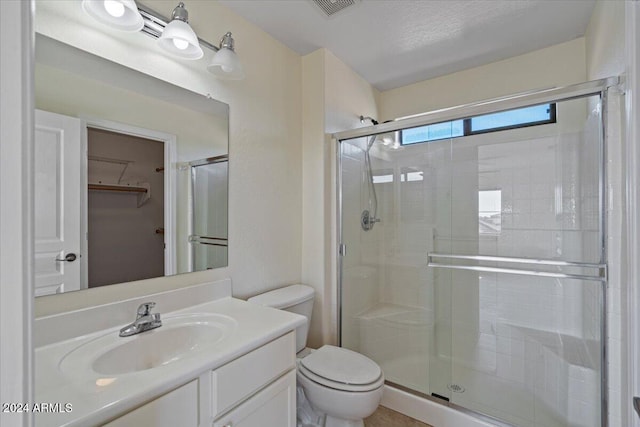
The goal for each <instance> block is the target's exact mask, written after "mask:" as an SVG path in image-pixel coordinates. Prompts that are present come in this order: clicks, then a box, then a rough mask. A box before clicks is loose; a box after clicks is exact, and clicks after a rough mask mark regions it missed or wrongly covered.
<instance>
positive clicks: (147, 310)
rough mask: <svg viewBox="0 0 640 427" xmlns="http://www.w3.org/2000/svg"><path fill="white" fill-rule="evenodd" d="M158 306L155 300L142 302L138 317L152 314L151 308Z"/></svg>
mask: <svg viewBox="0 0 640 427" xmlns="http://www.w3.org/2000/svg"><path fill="white" fill-rule="evenodd" d="M155 306H156V303H155V302H153V301H150V302H145V303H142V304H140V306H139V307H138V313H137V315H138V317H137V319H139V318H141V317H144V316H148V315H150V314H151V310H152V309H153V307H155Z"/></svg>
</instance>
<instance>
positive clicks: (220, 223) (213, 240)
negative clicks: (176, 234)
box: [189, 157, 229, 271]
mask: <svg viewBox="0 0 640 427" xmlns="http://www.w3.org/2000/svg"><path fill="white" fill-rule="evenodd" d="M228 169H229V163H228V160H227V159H226V157H224V158H213V159H206V160H203V161H198V162H196V164H193V165H192V166H191V185H192V194H193V198H192V206H193V211H192V223H191V227H192V233H191V235H190V237H189V240H190V242H191V246H192V250H191V254H192V258H191V259H192V264H193V271H201V270H207V269H212V268H218V267H224V266H226V265H228V259H227V257H228V252H227V242H228V239H227V236H228V229H227V224H228V218H227V212H228V209H227V200H228V194H227V193H228V183H227V176H228V175H227V174H228Z"/></svg>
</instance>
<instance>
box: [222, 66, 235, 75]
mask: <svg viewBox="0 0 640 427" xmlns="http://www.w3.org/2000/svg"><path fill="white" fill-rule="evenodd" d="M220 68H222V71H224V72H225V73H230V72H231V70H233V68H231V67H229V66H228V65H222V66H220Z"/></svg>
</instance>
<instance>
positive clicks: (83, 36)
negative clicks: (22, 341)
mask: <svg viewBox="0 0 640 427" xmlns="http://www.w3.org/2000/svg"><path fill="white" fill-rule="evenodd" d="M143 3H144V4H146V5H148V6H149V7H151V8H153V9H154V10H157V11H159V12H161V13H164V14H165V15H169V14H170V13H171V10H172V9H173V8H174V7H175V2H173V1H148V0H147V1H143ZM188 9H189V13H190V18H191V19H190V20H191V24H192V26H193V27H194V29H195V31H196V32H197V33H198V35H199V36H200V37H202V38H204V39H205V40H209V41H210V42H212V43H217V41H218V40H219V39H220V37H221V36H222V35H223V34H224V33H225V32H226V31H233V36H234V38H235V40H236V50H237V52H238V54H239V55H240V57H241V59H242V61H243V64H244V66H245V71H246V74H247V76H246V78H245V80H243V81H240V82H234V81H222V80H218V79H216V78H215V77H214V76H213V75H211V74H210V73H208V72H207V71H206V61H207V60H209V59H210V58H211V53H209V52H207V53H206V55H205V58H204V59H202V60H199V61H191V62H190V61H177V60H175V59H173V58H170V57H168V56H166V55H164V54H162V53H161V52H160V51H159V49H158V47H157V44H156V42H155V40H153V39H152V38H150V37H148V36H145V35H144V34H142V33H138V34H123V33H119V32H115V31H111V30H109V29H105V28H104V27H101V26H98V25H94V24H93V23H92V22H91V21H90V20H87V19H86V16H85V15H84V14H83V12H82V10H81V8H80V7H79V5H78V2H77V1H62V0H60V1H57V0H56V1H53V0H44V1H38V2H36V22H35V28H36V31H38V32H40V33H43V34H44V35H47V36H49V37H51V38H54V39H57V40H60V41H62V42H65V43H67V44H70V45H72V46H75V47H78V48H80V49H83V50H86V51H89V52H91V53H94V54H97V55H99V56H102V57H105V58H107V59H110V60H112V61H115V62H119V63H121V64H124V65H125V66H128V67H130V68H133V69H136V70H138V71H141V72H144V73H146V74H150V75H152V76H154V77H157V78H160V79H162V80H165V81H168V82H170V83H173V84H176V85H178V86H182V87H184V88H186V89H189V90H192V91H194V92H198V93H202V94H210V95H211V96H212V97H213V98H215V99H218V100H220V101H222V102H225V103H227V104H229V106H230V157H231V161H230V167H229V175H230V176H229V178H230V182H229V190H230V197H229V211H230V215H229V240H230V244H229V266H228V267H227V268H221V269H216V270H210V271H205V272H200V273H192V274H187V275H180V276H174V277H169V278H160V279H150V280H146V281H141V282H136V284H135V286H133V285H130V284H122V285H115V286H108V287H104V288H99V289H92V290H89V291H86V292H80V293H75V294H73V293H72V294H68V295H62V296H52V297H45V298H39V299H38V300H37V301H36V307H35V308H36V312H37V314H39V315H42V314H46V313H53V312H58V311H61V310H67V309H71V308H77V307H83V306H87V305H91V304H95V303H100V302H105V301H111V300H117V299H123V298H127V297H130V296H132V295H140V294H145V293H150V292H154V291H160V290H164V289H169V288H175V287H181V286H187V285H189V284H192V283H200V282H202V281H206V280H213V279H218V278H224V277H231V278H232V281H233V292H234V295H236V296H238V297H241V298H242V297H247V296H250V295H254V294H257V293H259V292H262V291H264V290H268V289H272V288H276V287H278V286H281V285H283V284H287V283H293V282H298V281H300V279H301V265H302V255H301V252H302V251H301V241H302V239H301V235H302V218H301V215H300V212H301V210H302V161H301V159H302V145H301V143H300V139H301V136H302V132H301V123H302V116H301V110H302V105H301V98H302V96H301V74H302V73H301V58H300V56H299V55H297V54H295V53H294V52H293V51H291V50H290V49H288V48H286V47H285V46H284V45H282V44H281V43H279V42H277V41H275V40H274V39H273V38H272V37H271V36H269V35H268V34H266V33H265V32H263V31H262V30H260V29H258V28H257V27H256V26H254V25H253V24H251V23H249V22H247V21H246V20H244V19H243V18H241V17H239V16H238V15H237V14H235V13H233V12H231V11H230V10H229V9H227V8H226V7H225V6H223V5H221V4H219V3H217V2H209V1H207V2H204V1H201V2H191V3H190V4H189V5H188ZM87 24H89V25H87ZM205 50H206V49H205Z"/></svg>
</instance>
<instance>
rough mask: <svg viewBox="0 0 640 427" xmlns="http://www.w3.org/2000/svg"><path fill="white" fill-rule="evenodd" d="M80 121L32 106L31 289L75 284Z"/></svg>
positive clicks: (44, 290)
mask: <svg viewBox="0 0 640 427" xmlns="http://www.w3.org/2000/svg"><path fill="white" fill-rule="evenodd" d="M81 135H82V122H81V121H80V120H79V119H76V118H74V117H67V116H63V115H60V114H54V113H49V112H46V111H40V110H36V129H35V202H34V203H35V206H34V207H35V287H36V289H35V295H36V296H40V295H50V294H55V293H61V292H67V291H72V290H78V289H80V287H81V285H80V282H81V281H80V256H81V254H80V247H81V245H80V227H81V224H80V212H81V204H80V200H81V190H82V187H81V179H80V178H81V173H80V171H81V165H82V162H81V158H82V154H81V150H80V147H81Z"/></svg>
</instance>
